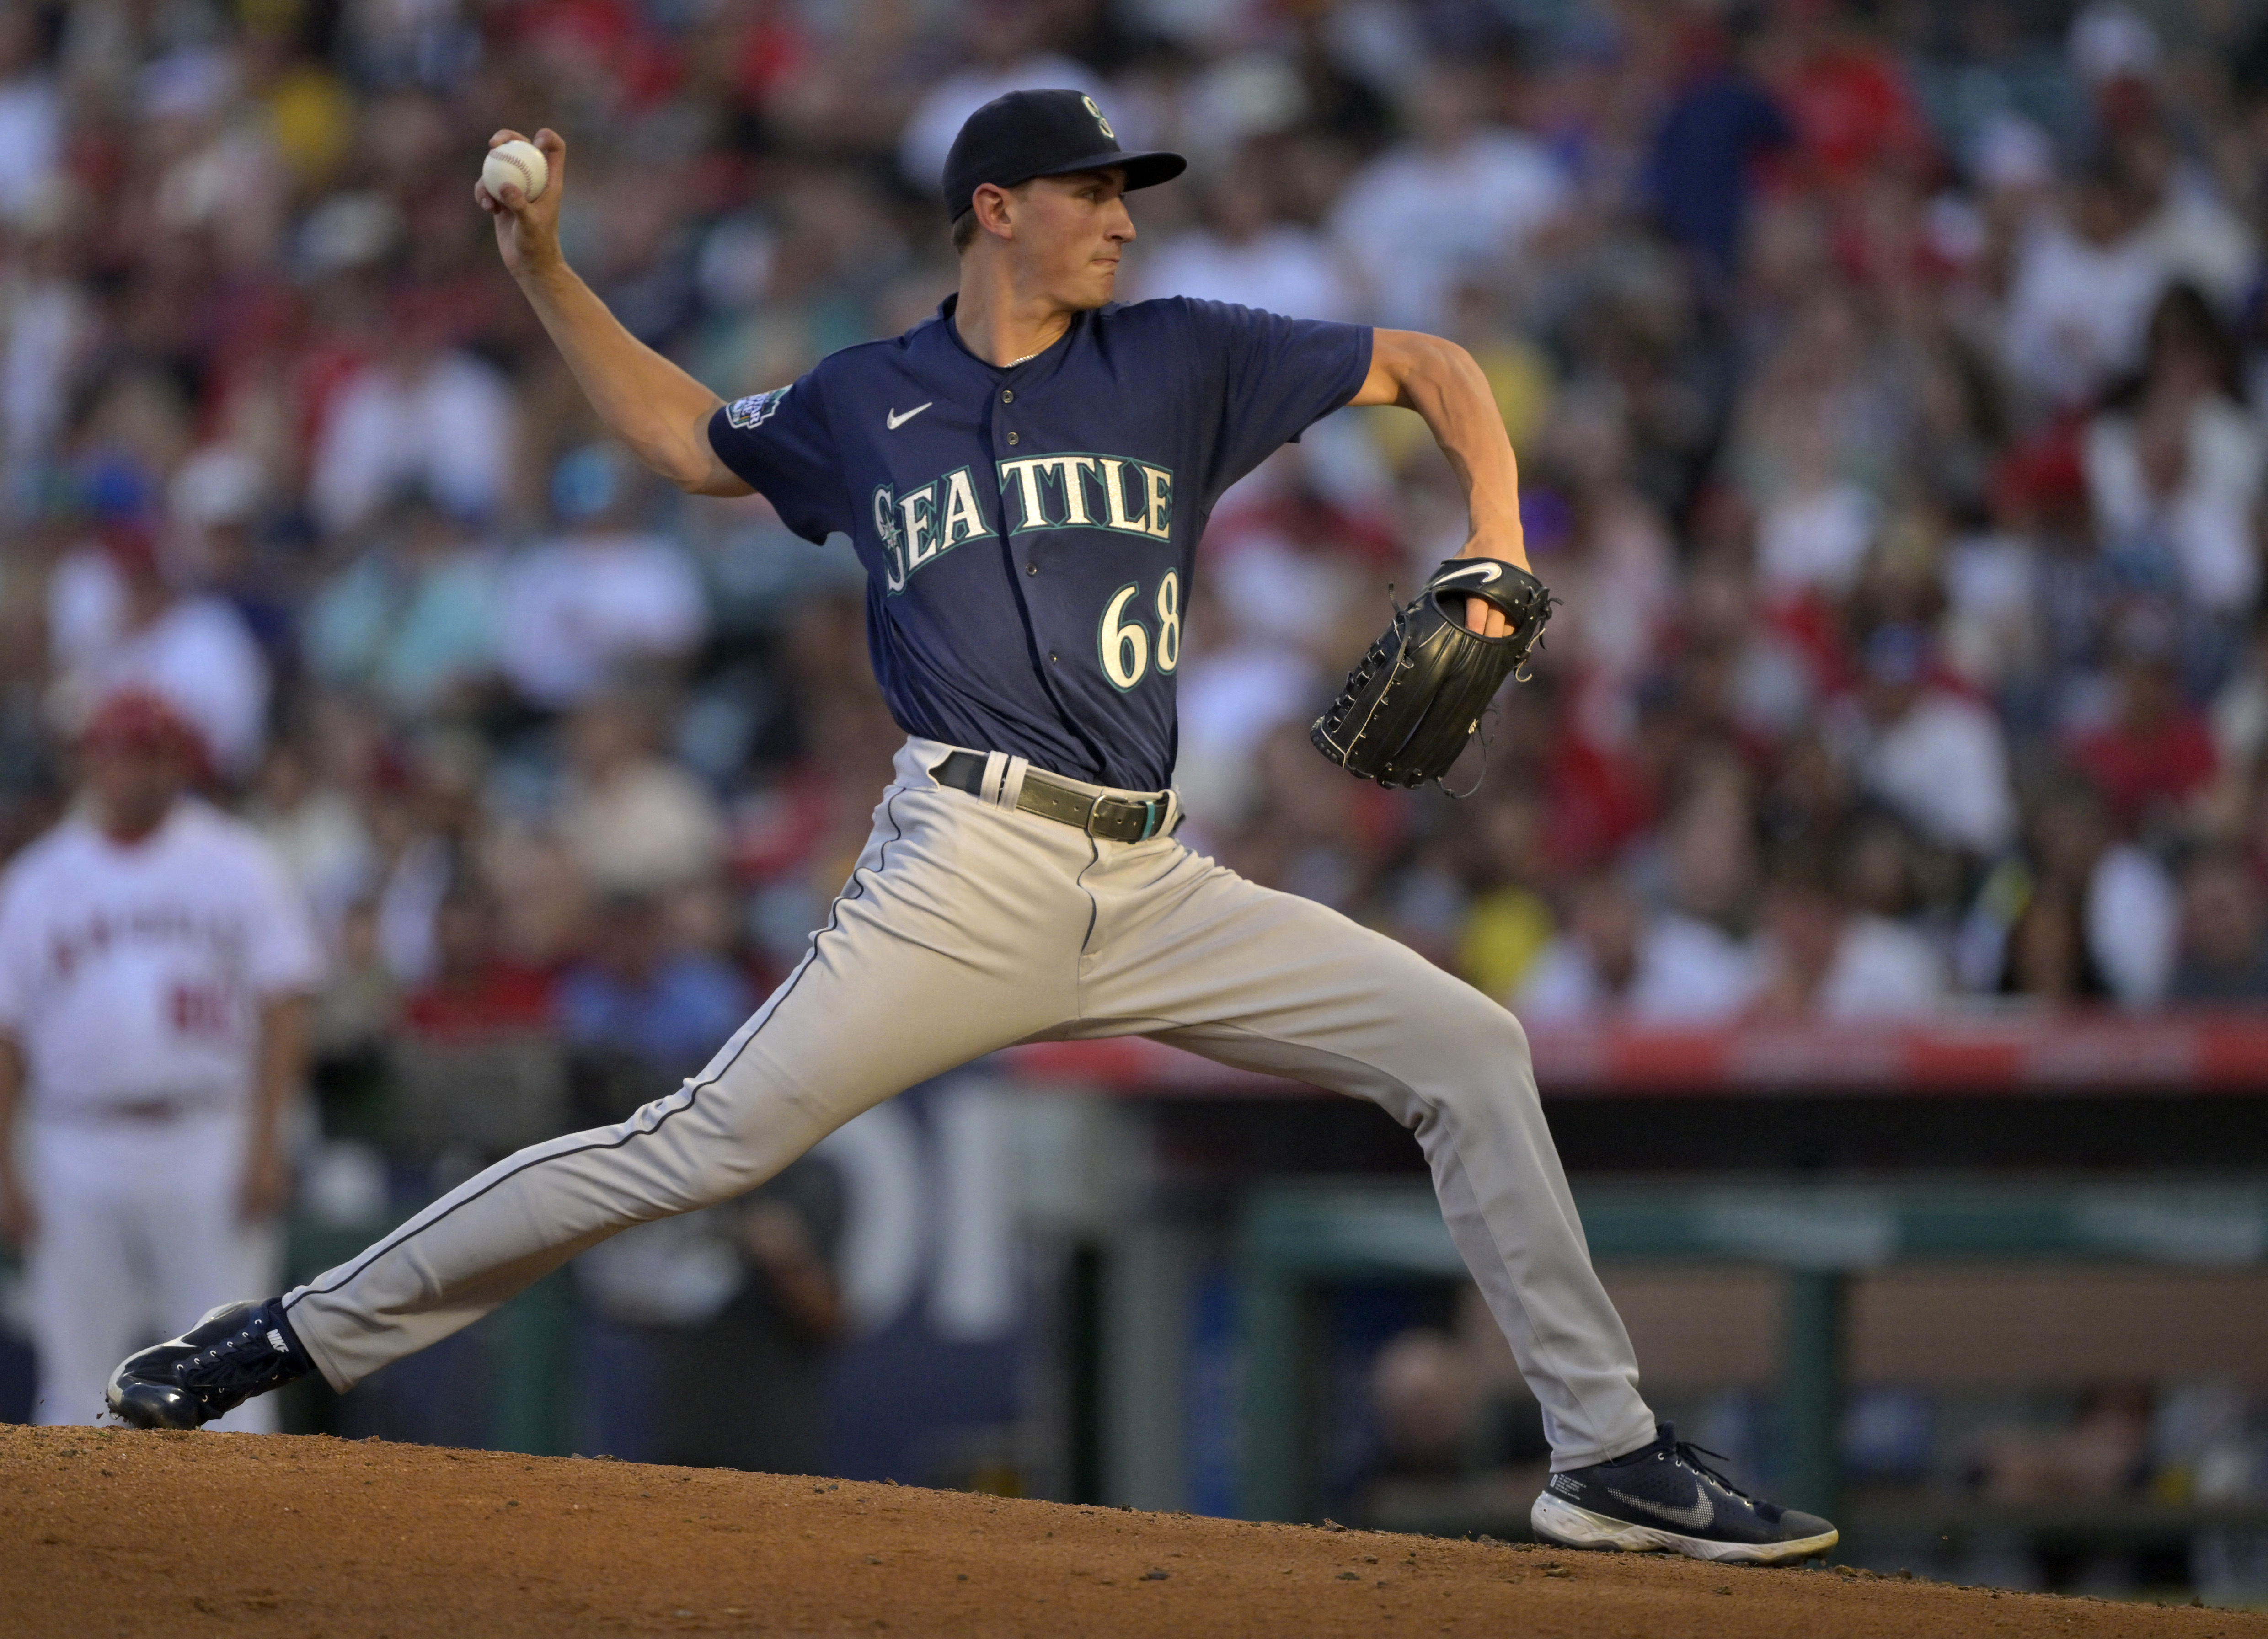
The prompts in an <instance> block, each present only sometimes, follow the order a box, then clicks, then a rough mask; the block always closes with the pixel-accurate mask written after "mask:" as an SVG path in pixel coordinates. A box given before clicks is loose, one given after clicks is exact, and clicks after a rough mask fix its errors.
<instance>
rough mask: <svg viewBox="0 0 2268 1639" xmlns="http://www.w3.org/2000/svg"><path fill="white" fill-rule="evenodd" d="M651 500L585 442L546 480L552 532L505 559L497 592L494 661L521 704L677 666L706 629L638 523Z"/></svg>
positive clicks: (694, 581) (695, 604) (691, 595)
mask: <svg viewBox="0 0 2268 1639" xmlns="http://www.w3.org/2000/svg"><path fill="white" fill-rule="evenodd" d="M651 504H652V495H651V493H650V490H649V487H648V485H647V483H646V481H645V479H644V474H642V473H639V472H637V471H634V470H633V469H632V467H631V466H630V459H629V458H628V457H627V456H625V455H623V454H622V452H619V451H617V450H614V449H612V448H609V447H608V446H606V445H585V447H584V448H582V449H579V450H576V451H573V452H571V453H570V454H568V455H567V456H566V457H565V458H563V459H562V460H561V461H560V463H559V466H558V468H557V470H556V472H555V473H554V474H553V475H552V480H551V505H552V511H554V512H555V513H556V515H557V516H558V518H559V521H560V522H561V524H562V525H563V526H564V533H562V534H560V535H557V536H555V537H554V538H552V539H551V540H546V541H542V542H540V543H538V544H537V545H535V546H533V547H529V548H527V549H525V550H524V551H522V552H521V553H520V554H519V555H518V556H517V557H516V558H514V559H513V561H512V564H511V566H510V568H509V569H507V570H505V572H504V578H503V582H502V584H500V585H499V586H498V588H497V639H498V660H499V663H500V665H502V668H503V671H504V678H505V680H507V681H509V682H510V683H511V684H512V687H514V688H516V689H518V690H519V694H520V695H521V697H522V698H523V699H525V700H527V702H529V703H530V704H533V705H536V706H540V707H541V708H543V709H546V710H550V711H557V710H563V709H567V708H569V707H572V706H578V705H580V704H582V703H583V702H585V701H586V700H588V699H590V698H591V697H592V696H593V695H595V694H597V693H599V692H600V690H601V689H603V688H605V687H607V686H608V685H609V684H610V683H614V682H616V681H618V680H622V677H623V674H624V673H627V672H629V671H630V670H632V669H633V668H635V667H637V665H641V664H644V665H660V664H662V663H665V662H668V661H674V660H679V659H681V658H684V656H685V655H686V654H687V653H688V652H689V650H692V649H693V648H694V647H695V646H696V644H697V643H699V642H700V641H701V638H702V636H703V628H705V627H706V625H707V623H708V610H707V606H706V603H705V601H704V599H703V593H702V589H701V580H700V576H699V573H698V571H697V570H696V569H695V568H694V566H693V564H692V562H690V561H689V559H688V558H687V556H686V555H685V552H684V550H683V548H681V547H680V546H678V544H677V543H676V542H675V541H674V540H670V539H669V538H668V537H667V536H666V535H661V534H657V533H653V532H652V530H651V529H649V528H648V527H646V526H644V520H643V519H642V518H641V517H640V514H641V513H642V512H644V511H650V510H651Z"/></svg>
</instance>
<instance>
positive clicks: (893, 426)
mask: <svg viewBox="0 0 2268 1639" xmlns="http://www.w3.org/2000/svg"><path fill="white" fill-rule="evenodd" d="M936 402H937V401H936V400H935V399H932V400H931V401H929V404H934V403H936ZM929 404H917V405H915V406H914V407H913V408H911V409H909V410H908V411H907V412H906V413H905V414H904V415H899V414H898V412H897V411H895V410H891V411H889V412H887V414H885V415H883V417H882V420H883V423H885V424H886V425H887V427H888V428H889V430H891V431H892V432H895V431H896V430H898V429H899V428H901V427H902V426H904V425H905V424H906V423H908V422H909V421H911V420H912V419H913V418H914V417H915V416H917V415H920V414H921V413H922V412H923V411H924V410H925V409H927V408H929Z"/></svg>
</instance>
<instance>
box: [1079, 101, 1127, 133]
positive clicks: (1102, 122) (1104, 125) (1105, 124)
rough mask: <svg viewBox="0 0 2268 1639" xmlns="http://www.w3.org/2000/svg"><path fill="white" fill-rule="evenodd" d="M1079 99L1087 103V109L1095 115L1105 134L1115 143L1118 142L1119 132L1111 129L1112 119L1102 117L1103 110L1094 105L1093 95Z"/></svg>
mask: <svg viewBox="0 0 2268 1639" xmlns="http://www.w3.org/2000/svg"><path fill="white" fill-rule="evenodd" d="M1079 100H1080V101H1081V102H1083V103H1085V104H1086V111H1087V112H1088V113H1089V114H1093V115H1094V122H1095V123H1096V124H1097V125H1099V126H1101V128H1102V134H1103V136H1106V137H1108V138H1109V139H1110V140H1111V141H1112V142H1114V143H1115V142H1116V141H1117V140H1118V133H1117V132H1116V131H1114V130H1112V129H1110V121H1108V120H1106V119H1104V118H1103V117H1102V110H1101V109H1100V108H1098V107H1095V106H1094V98H1092V97H1081V98H1080V99H1079Z"/></svg>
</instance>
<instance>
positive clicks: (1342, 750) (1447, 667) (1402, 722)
mask: <svg viewBox="0 0 2268 1639" xmlns="http://www.w3.org/2000/svg"><path fill="white" fill-rule="evenodd" d="M1552 603H1553V599H1552V596H1551V594H1550V592H1548V591H1546V590H1545V589H1544V585H1543V582H1542V581H1540V580H1538V579H1536V578H1535V576H1533V575H1531V574H1529V573H1528V571H1527V570H1524V569H1521V567H1520V566H1519V565H1518V564H1516V563H1507V562H1504V561H1503V560H1502V559H1500V558H1475V557H1460V558H1451V559H1449V560H1448V561H1447V562H1444V563H1443V564H1442V565H1441V567H1440V568H1439V569H1437V570H1434V571H1433V574H1432V578H1430V579H1429V580H1427V581H1426V583H1425V586H1424V587H1423V588H1422V589H1420V591H1419V592H1418V596H1417V597H1415V598H1413V599H1410V602H1409V603H1407V604H1405V605H1404V606H1403V607H1401V608H1400V609H1398V610H1396V611H1395V615H1394V624H1393V625H1391V626H1389V627H1388V628H1386V633H1385V635H1384V636H1381V638H1380V639H1379V640H1378V641H1377V642H1376V643H1373V644H1371V646H1370V650H1369V652H1368V653H1366V654H1365V655H1364V656H1363V658H1362V659H1361V661H1360V662H1359V664H1358V665H1356V666H1355V668H1354V670H1353V671H1352V672H1351V673H1348V674H1347V680H1346V687H1344V688H1343V689H1341V690H1340V691H1339V695H1338V698H1337V699H1336V700H1334V701H1333V702H1331V704H1330V707H1329V709H1328V710H1326V711H1325V712H1324V713H1323V715H1322V716H1321V717H1317V718H1316V719H1315V725H1314V729H1313V730H1312V731H1310V732H1309V735H1308V738H1309V739H1313V740H1314V743H1315V749H1316V750H1317V751H1320V752H1322V753H1323V755H1324V756H1326V757H1329V759H1330V760H1331V761H1333V762H1335V763H1337V764H1338V765H1339V767H1341V768H1344V769H1345V770H1346V771H1347V772H1348V773H1349V774H1352V775H1359V776H1360V777H1361V778H1363V779H1366V780H1375V781H1377V782H1378V783H1380V784H1381V785H1386V786H1395V785H1423V784H1425V782H1427V781H1428V780H1438V779H1440V777H1441V776H1442V775H1445V774H1447V773H1448V771H1449V765H1450V764H1451V763H1453V762H1454V761H1456V760H1457V757H1458V755H1459V753H1462V752H1463V750H1464V749H1465V742H1466V741H1467V740H1469V739H1472V737H1473V733H1474V731H1475V730H1476V729H1478V728H1479V727H1480V721H1481V713H1482V712H1483V711H1484V710H1486V709H1488V703H1489V702H1490V701H1491V700H1493V699H1495V698H1496V691H1497V690H1498V689H1499V688H1501V687H1504V680H1505V679H1506V678H1507V677H1510V676H1511V675H1512V674H1513V673H1515V672H1517V671H1518V670H1519V669H1520V668H1521V665H1524V664H1525V663H1526V662H1527V659H1528V655H1529V654H1530V653H1532V652H1533V651H1534V650H1535V644H1536V642H1537V640H1538V639H1540V638H1541V637H1542V636H1543V623H1544V622H1545V621H1548V620H1550V618H1551V606H1552ZM1474 605H1478V606H1481V608H1482V609H1484V610H1487V611H1493V612H1494V613H1495V614H1497V615H1499V616H1500V617H1501V619H1500V620H1489V621H1486V622H1485V624H1486V625H1487V626H1489V627H1496V628H1500V630H1501V636H1486V635H1484V632H1483V631H1482V630H1480V629H1476V628H1479V627H1481V626H1482V624H1483V622H1481V621H1471V619H1470V616H1471V614H1472V612H1473V611H1472V606H1474Z"/></svg>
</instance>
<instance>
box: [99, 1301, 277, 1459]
mask: <svg viewBox="0 0 2268 1639" xmlns="http://www.w3.org/2000/svg"><path fill="white" fill-rule="evenodd" d="M313 1370H314V1363H313V1361H311V1360H309V1359H308V1358H307V1355H306V1350H305V1349H301V1348H300V1347H299V1340H298V1339H297V1338H295V1337H293V1336H292V1335H291V1327H289V1326H288V1325H287V1324H286V1323H285V1321H284V1307H283V1299H281V1298H279V1297H271V1298H269V1300H268V1301H267V1302H265V1303H259V1304H253V1303H239V1304H223V1305H221V1306H220V1307H219V1308H217V1309H216V1310H214V1311H213V1312H211V1313H210V1314H209V1315H207V1316H206V1317H205V1318H204V1319H202V1320H200V1321H198V1322H197V1323H196V1324H195V1326H193V1327H190V1328H189V1329H188V1331H186V1332H184V1333H182V1334H181V1335H180V1336H179V1337H177V1338H175V1339H173V1341H172V1342H170V1343H158V1344H156V1345H154V1346H152V1347H151V1348H149V1349H144V1350H143V1351H142V1352H141V1353H140V1354H138V1355H129V1356H127V1357H126V1359H125V1360H124V1362H123V1363H121V1364H120V1366H119V1368H118V1370H117V1371H114V1372H112V1373H111V1374H110V1386H109V1387H108V1388H107V1389H106V1390H105V1391H104V1393H103V1398H104V1399H105V1400H108V1401H109V1402H110V1409H111V1410H112V1411H113V1412H114V1413H116V1414H117V1415H119V1416H120V1417H122V1418H124V1419H125V1420H126V1421H127V1422H130V1423H132V1424H133V1425H134V1426H135V1427H136V1428H137V1429H195V1428H202V1427H203V1425H204V1424H206V1423H208V1422H211V1421H212V1420H213V1419H214V1418H216V1417H222V1416H225V1415H228V1414H229V1413H230V1412H232V1411H234V1410H235V1409H236V1408H237V1407H239V1406H241V1405H243V1404H244V1402H245V1401H247V1400H250V1399H251V1398H252V1397H253V1396H254V1395H255V1394H265V1393H268V1391H269V1390H270V1389H280V1388H282V1387H283V1386H284V1385H285V1384H286V1383H291V1382H294V1381H296V1380H297V1379H298V1378H304V1377H306V1375H307V1373H308V1372H310V1371H313Z"/></svg>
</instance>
